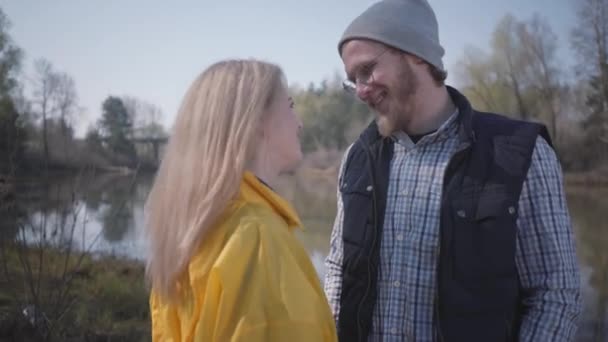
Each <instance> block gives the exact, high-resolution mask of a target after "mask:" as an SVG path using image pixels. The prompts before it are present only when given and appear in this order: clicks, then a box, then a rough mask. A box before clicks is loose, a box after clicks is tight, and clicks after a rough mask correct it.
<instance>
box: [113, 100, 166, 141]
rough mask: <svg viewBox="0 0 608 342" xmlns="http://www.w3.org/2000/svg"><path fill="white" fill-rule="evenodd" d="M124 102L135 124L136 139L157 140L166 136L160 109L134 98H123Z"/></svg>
mask: <svg viewBox="0 0 608 342" xmlns="http://www.w3.org/2000/svg"><path fill="white" fill-rule="evenodd" d="M122 101H123V103H124V105H125V107H126V108H127V112H128V114H129V118H130V119H131V122H132V123H133V133H134V135H135V137H136V138H152V139H155V138H163V137H165V136H166V132H165V130H164V127H163V126H162V124H161V121H162V117H163V113H162V110H161V109H160V107H158V106H157V105H155V104H153V103H149V102H146V101H143V100H140V99H138V98H135V97H132V96H123V98H122Z"/></svg>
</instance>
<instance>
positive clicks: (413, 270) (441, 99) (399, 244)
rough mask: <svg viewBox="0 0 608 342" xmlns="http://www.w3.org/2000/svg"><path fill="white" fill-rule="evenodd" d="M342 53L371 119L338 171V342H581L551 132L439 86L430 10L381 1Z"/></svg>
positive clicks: (332, 270) (350, 84) (333, 287)
mask: <svg viewBox="0 0 608 342" xmlns="http://www.w3.org/2000/svg"><path fill="white" fill-rule="evenodd" d="M338 50H339V53H340V56H341V58H342V60H343V62H344V66H345V70H346V73H347V75H348V80H347V81H345V83H344V85H345V88H346V89H350V90H351V91H352V92H353V93H356V95H357V96H358V97H359V98H360V99H361V100H362V101H364V102H365V103H366V104H367V105H368V106H369V107H370V108H371V109H372V110H373V111H374V113H375V115H376V120H375V122H374V123H372V124H371V125H370V126H369V127H368V128H367V129H366V130H365V131H364V132H363V133H362V134H361V136H360V137H359V138H358V139H357V140H356V141H355V142H354V143H353V144H352V145H351V147H350V148H349V149H348V151H347V153H346V154H345V156H344V159H343V161H342V165H341V168H340V177H339V189H338V190H339V192H338V214H337V217H336V221H335V225H334V228H333V232H332V237H331V250H330V253H329V255H328V257H327V260H326V265H327V270H328V271H327V277H326V280H325V291H326V293H327V295H328V298H329V300H330V303H331V305H332V309H333V313H334V316H335V319H336V321H337V326H338V334H339V337H340V340H341V341H365V340H371V341H449V342H451V341H467V342H471V341H484V342H486V341H569V340H572V339H573V337H574V335H575V332H576V324H577V318H578V316H579V312H580V309H581V308H580V306H581V300H580V280H579V270H578V266H577V260H576V253H575V248H574V243H573V238H572V229H571V223H570V218H569V214H568V210H567V205H566V200H565V197H564V190H563V185H562V173H561V168H560V165H559V163H558V161H557V158H556V155H555V152H554V150H553V149H552V145H551V141H550V139H549V137H548V135H547V131H546V129H545V127H544V126H542V125H540V124H535V123H528V122H522V121H516V120H511V119H508V118H506V117H504V116H502V115H497V114H490V113H481V112H478V111H476V110H474V109H472V108H471V106H470V104H469V102H468V101H467V99H466V98H465V97H464V96H463V95H462V94H460V93H459V92H458V91H457V90H456V89H454V88H451V87H449V86H446V85H444V80H445V78H446V76H447V74H446V72H445V71H444V67H443V64H442V57H443V54H444V50H443V48H442V47H441V45H440V43H439V38H438V25H437V20H436V18H435V14H434V13H433V10H432V8H431V7H430V5H429V4H428V3H427V2H426V0H384V1H381V2H378V3H376V4H374V5H372V6H371V7H370V8H368V9H367V10H366V11H364V12H363V13H362V14H361V15H360V16H359V17H357V18H356V19H355V20H354V21H353V22H352V23H351V24H350V25H349V26H348V28H347V29H346V30H345V32H344V34H343V36H342V38H341V40H340V42H339V44H338Z"/></svg>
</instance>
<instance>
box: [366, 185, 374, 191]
mask: <svg viewBox="0 0 608 342" xmlns="http://www.w3.org/2000/svg"><path fill="white" fill-rule="evenodd" d="M373 189H374V187H373V186H371V185H368V186H367V188H365V190H367V191H372V190H373Z"/></svg>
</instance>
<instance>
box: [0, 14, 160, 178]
mask: <svg viewBox="0 0 608 342" xmlns="http://www.w3.org/2000/svg"><path fill="white" fill-rule="evenodd" d="M10 26H11V25H10V21H9V19H8V18H7V16H6V15H5V14H4V12H3V11H2V10H1V9H0V176H2V175H6V174H9V175H15V174H16V173H21V172H23V171H29V172H32V173H40V172H41V171H43V170H46V171H48V170H57V169H60V170H64V169H68V170H69V169H72V170H82V169H83V168H87V167H92V168H110V167H114V166H124V167H130V168H133V167H135V166H139V165H141V164H142V162H143V163H145V162H147V161H148V160H146V159H145V158H142V157H143V156H146V155H145V153H142V152H145V151H141V149H142V148H141V147H139V148H138V147H137V146H135V144H134V143H133V141H132V140H133V139H134V138H159V137H166V135H167V134H166V132H165V129H164V128H163V126H162V125H161V124H160V122H161V118H162V112H161V110H160V109H159V108H158V107H157V106H155V105H153V104H150V103H147V102H145V101H142V100H140V99H137V98H134V97H130V96H122V97H118V96H113V95H109V96H108V97H107V98H106V99H105V100H104V101H103V103H101V104H100V108H101V112H102V113H101V117H100V119H99V120H97V122H96V123H95V124H93V125H91V126H90V127H89V129H88V133H87V136H86V139H77V138H76V137H75V134H74V130H75V127H77V126H78V125H79V124H80V123H81V120H83V119H85V110H84V109H83V108H82V107H81V106H80V104H79V100H78V91H77V87H76V84H75V82H74V79H73V78H72V77H71V76H70V75H69V74H67V73H66V72H63V71H60V70H57V69H56V68H55V67H54V66H53V65H52V64H51V62H49V61H48V60H46V59H44V58H39V59H36V60H35V61H34V65H33V72H32V73H31V74H26V73H24V72H23V68H22V67H23V55H24V51H23V50H22V49H21V48H20V47H19V46H18V45H17V43H16V42H14V41H13V39H12V38H11V36H10V33H9V30H10ZM138 149H139V150H138ZM149 154H150V153H148V156H147V157H148V159H149V158H150V156H149ZM149 162H150V163H154V162H155V161H154V160H151V161H149Z"/></svg>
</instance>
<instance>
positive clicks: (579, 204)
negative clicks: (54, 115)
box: [0, 175, 608, 341]
mask: <svg viewBox="0 0 608 342" xmlns="http://www.w3.org/2000/svg"><path fill="white" fill-rule="evenodd" d="M152 180H153V176H152V175H149V176H140V177H138V178H134V177H132V176H126V177H125V176H116V175H94V176H88V177H85V176H82V177H76V178H70V179H63V180H55V181H54V182H51V183H50V184H47V185H46V186H34V185H31V184H24V185H22V186H21V188H20V190H21V191H20V193H21V199H22V201H21V203H25V204H26V205H25V209H24V210H21V214H19V215H17V214H14V215H12V216H11V215H8V214H6V212H2V213H0V214H1V217H2V220H0V228H1V231H2V236H4V237H5V238H14V237H15V236H17V235H18V232H20V233H22V234H23V236H24V237H25V239H26V240H28V241H39V240H40V239H43V238H45V239H47V240H49V241H52V242H53V243H55V244H57V245H61V244H64V245H65V244H70V245H71V246H75V247H76V248H78V249H80V250H90V251H93V252H100V253H111V254H115V255H118V256H123V257H128V258H136V259H144V258H145V255H146V246H145V240H144V238H143V236H144V235H143V208H144V203H145V199H146V196H147V194H148V192H149V190H150V187H151V184H152ZM277 188H278V191H279V192H280V193H281V194H282V195H283V196H284V197H286V198H287V199H288V200H289V201H291V202H292V203H293V204H294V206H295V208H296V210H297V211H298V213H299V214H300V216H301V217H302V219H303V223H304V226H305V230H304V231H300V232H298V233H297V235H298V237H299V238H300V239H301V241H302V243H303V244H304V246H305V247H306V249H307V250H308V251H309V253H310V256H311V259H312V261H313V263H314V265H315V268H316V270H317V272H318V273H319V275H320V276H321V277H323V276H324V274H325V267H324V265H323V260H324V258H325V256H326V255H327V252H328V249H329V235H330V231H331V226H332V224H333V220H334V214H335V211H336V203H335V196H336V189H335V186H334V185H333V184H332V182H331V180H319V181H318V182H314V183H312V184H302V182H300V181H298V179H297V177H285V178H284V179H282V181H281V183H280V185H279V186H278V187H277ZM568 202H569V206H570V212H571V216H572V220H573V223H574V231H575V236H576V243H577V250H578V254H579V259H580V263H581V269H582V282H583V301H584V312H583V316H582V317H581V327H580V329H579V335H578V338H577V340H578V341H608V322H607V320H608V310H607V309H608V223H607V222H608V220H607V219H608V215H607V213H608V190H596V189H576V188H573V189H568ZM15 213H17V212H16V211H15ZM24 217H25V218H26V220H25V222H28V224H17V222H24V219H23V218H24ZM16 226H19V227H21V231H19V229H17V228H15V227H16ZM66 227H67V228H66Z"/></svg>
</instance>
